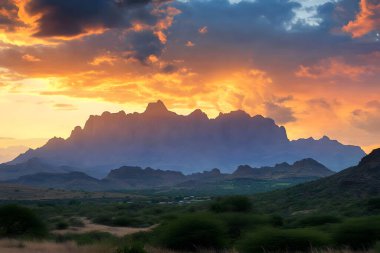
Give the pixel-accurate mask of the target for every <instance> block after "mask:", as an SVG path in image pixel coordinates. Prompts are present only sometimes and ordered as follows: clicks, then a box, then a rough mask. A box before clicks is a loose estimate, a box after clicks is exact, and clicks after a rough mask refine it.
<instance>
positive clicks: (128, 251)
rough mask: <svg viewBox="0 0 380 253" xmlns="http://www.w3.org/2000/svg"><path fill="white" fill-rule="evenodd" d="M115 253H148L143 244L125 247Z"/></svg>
mask: <svg viewBox="0 0 380 253" xmlns="http://www.w3.org/2000/svg"><path fill="white" fill-rule="evenodd" d="M115 253H146V251H145V250H144V246H143V245H141V244H132V245H131V246H123V247H120V248H117V249H116V251H115Z"/></svg>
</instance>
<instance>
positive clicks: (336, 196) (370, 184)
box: [258, 149, 380, 212]
mask: <svg viewBox="0 0 380 253" xmlns="http://www.w3.org/2000/svg"><path fill="white" fill-rule="evenodd" d="M378 196H380V149H377V150H374V151H373V152H371V153H370V154H369V155H368V156H366V157H364V158H363V159H362V160H361V161H360V163H359V164H358V165H357V166H354V167H350V168H348V169H345V170H343V171H341V172H339V173H336V174H334V175H332V176H329V177H326V178H322V179H319V180H316V181H313V182H309V183H305V184H300V185H297V186H294V187H291V188H289V189H286V190H282V191H277V192H273V193H268V194H264V195H262V196H260V199H261V200H262V201H264V202H265V203H266V204H265V205H268V203H272V205H273V207H272V208H274V209H275V208H279V209H282V210H288V211H290V212H292V211H300V210H306V209H307V210H309V209H310V210H312V209H319V208H323V206H326V205H340V206H347V205H349V204H350V202H351V201H352V200H360V199H369V198H372V197H378ZM352 203H353V202H352ZM258 205H260V202H259V203H258ZM269 206H270V205H269ZM363 208H364V207H363Z"/></svg>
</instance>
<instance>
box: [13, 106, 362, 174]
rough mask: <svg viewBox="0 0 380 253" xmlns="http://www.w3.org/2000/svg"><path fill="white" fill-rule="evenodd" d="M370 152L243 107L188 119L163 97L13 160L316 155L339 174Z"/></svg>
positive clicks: (175, 165) (222, 160) (215, 163)
mask: <svg viewBox="0 0 380 253" xmlns="http://www.w3.org/2000/svg"><path fill="white" fill-rule="evenodd" d="M364 155H365V153H364V151H363V150H362V149H361V148H360V147H357V146H349V145H343V144H341V143H339V142H337V141H334V140H330V139H329V138H328V137H323V138H322V139H320V140H314V139H312V138H309V139H300V140H296V141H289V139H288V137H287V134H286V130H285V128H284V127H282V126H278V125H276V124H275V122H274V121H273V120H272V119H269V118H264V117H263V116H261V115H257V116H253V117H251V116H250V115H249V114H247V113H246V112H244V111H233V112H230V113H220V115H219V116H218V117H216V118H215V119H209V118H208V117H207V115H206V114H205V113H203V112H202V111H201V110H199V109H197V110H195V111H194V112H192V113H191V114H189V115H187V116H182V115H177V114H176V113H174V112H171V111H169V110H168V109H167V107H166V106H165V105H164V103H163V102H162V101H157V102H155V103H150V104H148V106H147V108H146V110H145V111H144V112H143V113H131V114H126V113H125V112H124V111H121V112H118V113H110V112H104V113H103V114H102V115H100V116H90V118H89V119H88V120H87V122H86V123H85V125H84V127H83V128H81V127H79V126H78V127H75V128H74V130H73V131H72V133H71V136H70V137H69V138H68V139H66V140H65V139H62V138H53V139H51V140H49V141H48V142H47V143H46V145H44V146H42V147H41V148H38V149H35V150H29V151H27V152H26V153H24V154H22V155H20V156H18V157H17V158H16V159H14V160H13V161H11V162H9V163H8V164H9V165H12V164H18V163H23V162H26V161H28V160H29V159H32V158H35V157H37V158H39V159H41V160H42V161H44V162H46V163H48V164H54V165H56V166H61V165H65V166H69V167H75V168H81V170H82V171H86V172H88V173H89V174H90V175H91V176H95V177H98V178H101V177H104V176H105V175H106V174H107V172H108V171H109V170H111V169H113V168H118V167H121V166H123V165H125V164H135V165H137V166H141V167H147V166H152V167H154V168H159V169H170V170H178V171H182V172H184V173H186V174H189V173H193V172H199V171H203V170H207V169H210V168H215V167H216V168H220V169H221V170H222V171H229V172H230V170H231V168H235V167H237V166H238V165H240V164H249V165H251V166H255V167H258V166H268V165H272V164H276V163H280V162H288V163H293V162H294V161H297V160H300V159H303V158H305V157H311V158H313V159H315V160H318V161H320V162H321V163H323V164H325V165H326V166H327V167H328V168H331V169H332V170H335V171H338V170H341V169H343V168H346V167H349V166H352V165H354V164H355V163H356V162H357V161H358V160H360V159H361V158H362V157H363V156H364Z"/></svg>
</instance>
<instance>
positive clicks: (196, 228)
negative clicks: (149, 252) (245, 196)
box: [157, 214, 227, 251]
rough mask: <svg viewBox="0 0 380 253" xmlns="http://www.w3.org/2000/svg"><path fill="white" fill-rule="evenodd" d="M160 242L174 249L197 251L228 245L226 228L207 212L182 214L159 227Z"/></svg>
mask: <svg viewBox="0 0 380 253" xmlns="http://www.w3.org/2000/svg"><path fill="white" fill-rule="evenodd" d="M157 232H158V233H159V244H160V246H162V247H165V248H168V249H172V250H184V251H186V250H188V251H196V250H199V249H223V248H225V247H226V241H227V240H226V239H227V238H226V230H225V227H224V226H223V224H222V223H220V222H219V221H218V220H217V219H215V217H213V216H210V215H206V214H197V215H187V216H182V217H180V218H178V219H176V220H173V221H170V222H169V223H167V224H166V225H162V226H160V227H159V228H158V229H157Z"/></svg>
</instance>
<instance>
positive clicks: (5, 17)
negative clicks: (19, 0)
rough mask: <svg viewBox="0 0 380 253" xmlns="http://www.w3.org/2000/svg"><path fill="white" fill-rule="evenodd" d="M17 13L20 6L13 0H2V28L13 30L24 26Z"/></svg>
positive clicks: (0, 4) (0, 22)
mask: <svg viewBox="0 0 380 253" xmlns="http://www.w3.org/2000/svg"><path fill="white" fill-rule="evenodd" d="M17 13H18V8H17V6H16V5H15V4H14V3H13V2H12V1H11V0H2V1H1V2H0V28H5V29H6V30H8V31H12V30H14V29H15V28H16V27H18V26H22V25H23V24H22V22H20V21H19V19H18V16H17Z"/></svg>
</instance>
